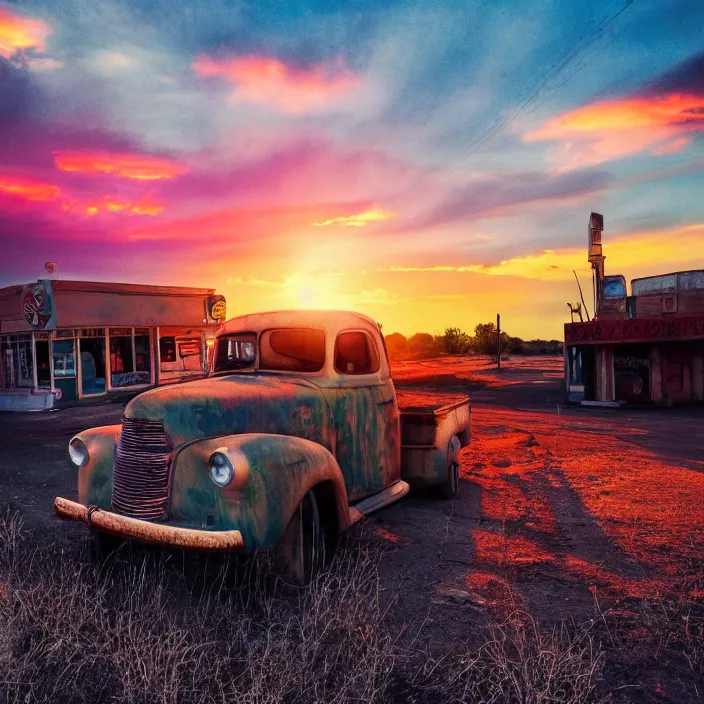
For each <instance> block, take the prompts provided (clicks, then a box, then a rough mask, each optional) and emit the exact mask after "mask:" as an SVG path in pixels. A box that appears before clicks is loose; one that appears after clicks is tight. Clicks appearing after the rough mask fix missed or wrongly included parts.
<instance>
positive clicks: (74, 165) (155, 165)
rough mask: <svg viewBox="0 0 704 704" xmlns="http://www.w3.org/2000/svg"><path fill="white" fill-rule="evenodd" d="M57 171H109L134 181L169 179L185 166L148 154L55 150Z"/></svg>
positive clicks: (84, 172)
mask: <svg viewBox="0 0 704 704" xmlns="http://www.w3.org/2000/svg"><path fill="white" fill-rule="evenodd" d="M54 160H55V162H56V166H57V168H58V169H59V170H60V171H70V172H74V173H81V174H111V175H113V176H119V177H121V178H128V179H132V180H134V181H156V180H162V179H170V178H173V177H174V176H178V175H179V174H182V173H185V172H186V171H187V170H188V169H187V168H186V167H185V166H183V165H181V164H178V163H176V162H175V161H172V160H171V159H165V158H163V157H156V156H150V155H148V154H118V153H114V152H106V151H83V150H82V151H56V152H54Z"/></svg>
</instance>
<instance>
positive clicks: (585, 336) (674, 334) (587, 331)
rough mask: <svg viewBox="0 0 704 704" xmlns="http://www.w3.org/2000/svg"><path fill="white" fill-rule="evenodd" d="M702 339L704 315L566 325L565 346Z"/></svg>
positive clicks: (598, 321) (703, 334)
mask: <svg viewBox="0 0 704 704" xmlns="http://www.w3.org/2000/svg"><path fill="white" fill-rule="evenodd" d="M697 339H704V315H697V316H673V315H668V316H664V317H660V318H633V319H630V320H592V321H591V322H588V323H567V324H566V325H565V343H566V344H568V345H601V344H615V343H619V342H676V341H684V340H697Z"/></svg>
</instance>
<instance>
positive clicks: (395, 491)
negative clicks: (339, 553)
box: [349, 479, 410, 525]
mask: <svg viewBox="0 0 704 704" xmlns="http://www.w3.org/2000/svg"><path fill="white" fill-rule="evenodd" d="M409 489H410V486H409V485H408V483H407V482H404V481H403V479H399V480H398V481H397V482H396V483H395V484H392V485H391V486H390V487H388V488H387V489H384V490H383V491H380V492H379V493H378V494H374V495H373V496H369V497H367V498H366V499H364V500H363V501H360V502H359V503H358V504H355V505H354V506H350V507H349V511H350V525H352V524H353V523H356V522H357V521H360V520H361V519H362V518H364V516H366V515H367V514H369V513H372V511H377V510H378V509H380V508H384V506H388V505H389V504H392V503H393V502H394V501H398V500H399V499H400V498H402V497H404V496H405V495H406V494H407V493H408V490H409Z"/></svg>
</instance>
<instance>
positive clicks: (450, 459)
mask: <svg viewBox="0 0 704 704" xmlns="http://www.w3.org/2000/svg"><path fill="white" fill-rule="evenodd" d="M460 448H461V445H460V439H459V438H458V437H457V436H456V435H453V436H452V438H450V442H449V443H448V446H447V478H446V479H445V481H444V482H443V483H442V484H441V485H440V495H441V496H442V497H443V498H445V499H451V498H452V497H453V496H454V495H455V494H456V493H457V489H458V488H459V486H460V463H459V460H458V455H459V452H460Z"/></svg>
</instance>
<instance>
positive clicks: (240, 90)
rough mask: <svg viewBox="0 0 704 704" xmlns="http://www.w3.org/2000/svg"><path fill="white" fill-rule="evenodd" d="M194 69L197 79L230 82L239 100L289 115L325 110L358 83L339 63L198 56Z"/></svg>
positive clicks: (269, 58) (352, 74) (355, 75)
mask: <svg viewBox="0 0 704 704" xmlns="http://www.w3.org/2000/svg"><path fill="white" fill-rule="evenodd" d="M193 69H194V71H195V72H196V73H197V74H198V75H199V76H204V77H212V76H217V77H221V78H224V79H226V80H227V81H229V82H230V83H232V84H233V85H234V97H235V98H236V99H238V100H244V101H248V102H254V103H265V104H268V105H274V106H276V107H278V108H280V109H282V110H284V111H285V112H288V113H302V112H308V111H312V110H319V109H321V108H326V107H328V106H329V105H330V104H331V103H335V102H337V101H339V100H340V99H342V98H344V97H346V96H347V95H349V94H350V93H351V92H352V91H354V90H355V89H356V88H357V87H358V86H359V85H360V83H361V79H360V77H359V76H358V75H357V74H356V73H354V72H353V71H351V70H349V69H348V68H346V67H345V66H344V65H343V64H342V63H341V62H337V63H334V64H319V65H317V66H313V67H311V68H297V67H292V66H287V65H286V64H284V63H282V62H281V61H279V60H278V59H274V58H271V57H266V56H253V55H250V56H240V57H225V58H223V57H211V56H199V57H198V58H197V59H196V60H195V61H194V62H193Z"/></svg>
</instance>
